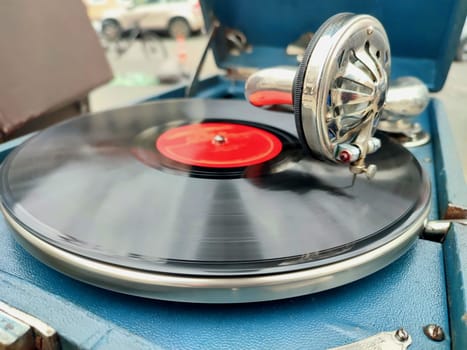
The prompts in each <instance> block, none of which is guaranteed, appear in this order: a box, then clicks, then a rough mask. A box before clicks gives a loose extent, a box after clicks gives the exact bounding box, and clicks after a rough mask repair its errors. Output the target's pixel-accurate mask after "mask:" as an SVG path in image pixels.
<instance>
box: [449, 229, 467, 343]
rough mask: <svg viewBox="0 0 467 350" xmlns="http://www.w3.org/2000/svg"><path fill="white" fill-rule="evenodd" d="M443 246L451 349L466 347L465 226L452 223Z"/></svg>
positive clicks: (466, 231) (466, 258)
mask: <svg viewBox="0 0 467 350" xmlns="http://www.w3.org/2000/svg"><path fill="white" fill-rule="evenodd" d="M443 248H444V256H445V264H446V284H447V290H448V300H449V317H450V322H451V334H452V342H453V349H467V226H466V225H460V224H454V225H452V227H451V230H450V231H449V233H448V235H447V238H446V242H445V243H444V245H443Z"/></svg>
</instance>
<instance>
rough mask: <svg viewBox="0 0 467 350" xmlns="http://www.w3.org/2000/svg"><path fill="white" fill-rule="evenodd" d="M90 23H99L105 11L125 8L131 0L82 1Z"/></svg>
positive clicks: (129, 4)
mask: <svg viewBox="0 0 467 350" xmlns="http://www.w3.org/2000/svg"><path fill="white" fill-rule="evenodd" d="M83 2H84V4H85V5H86V8H87V11H88V16H89V18H90V19H91V21H93V22H95V21H100V20H101V19H102V16H103V15H104V13H105V12H106V11H109V10H114V9H121V8H127V7H128V6H131V5H132V4H133V0H83Z"/></svg>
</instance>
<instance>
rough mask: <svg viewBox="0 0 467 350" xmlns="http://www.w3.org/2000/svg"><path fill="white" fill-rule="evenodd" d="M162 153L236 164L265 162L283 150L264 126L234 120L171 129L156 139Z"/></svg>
mask: <svg viewBox="0 0 467 350" xmlns="http://www.w3.org/2000/svg"><path fill="white" fill-rule="evenodd" d="M156 147H157V149H158V151H159V152H160V153H162V154H163V155H164V156H166V157H167V158H169V159H172V160H175V161H177V162H180V163H183V164H188V165H194V166H201V167H208V168H237V167H243V166H250V165H255V164H259V163H262V162H266V161H268V160H270V159H272V158H274V157H276V156H277V155H278V154H279V153H280V152H281V150H282V142H281V141H280V140H279V138H277V137H276V136H275V135H273V134H272V133H270V132H268V131H264V130H262V129H259V128H256V127H253V126H248V125H242V124H234V123H201V124H192V125H186V126H180V127H178V128H173V129H170V130H168V131H166V132H164V133H163V134H162V135H160V136H159V138H158V139H157V141H156Z"/></svg>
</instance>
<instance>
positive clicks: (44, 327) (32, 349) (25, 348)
mask: <svg viewBox="0 0 467 350" xmlns="http://www.w3.org/2000/svg"><path fill="white" fill-rule="evenodd" d="M60 348H61V346H60V339H59V337H58V334H57V332H56V331H55V329H53V328H52V327H50V326H49V325H48V324H46V323H44V322H43V321H41V320H39V319H37V318H36V317H34V316H31V315H29V314H27V313H25V312H23V311H20V310H18V309H15V308H14V307H11V306H10V305H8V304H5V303H3V302H1V301H0V350H59V349H60Z"/></svg>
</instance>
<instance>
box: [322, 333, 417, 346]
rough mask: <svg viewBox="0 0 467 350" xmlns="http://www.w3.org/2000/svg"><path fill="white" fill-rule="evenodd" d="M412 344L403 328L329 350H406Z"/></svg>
mask: <svg viewBox="0 0 467 350" xmlns="http://www.w3.org/2000/svg"><path fill="white" fill-rule="evenodd" d="M410 344H412V338H411V337H410V335H409V333H407V331H405V330H404V329H403V328H399V329H398V330H397V331H393V332H382V333H378V334H375V335H373V336H371V337H369V338H366V339H363V340H359V341H358V342H355V343H352V344H347V345H344V346H339V347H337V348H332V349H329V350H361V349H381V350H405V349H407V348H408V347H409V346H410Z"/></svg>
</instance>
